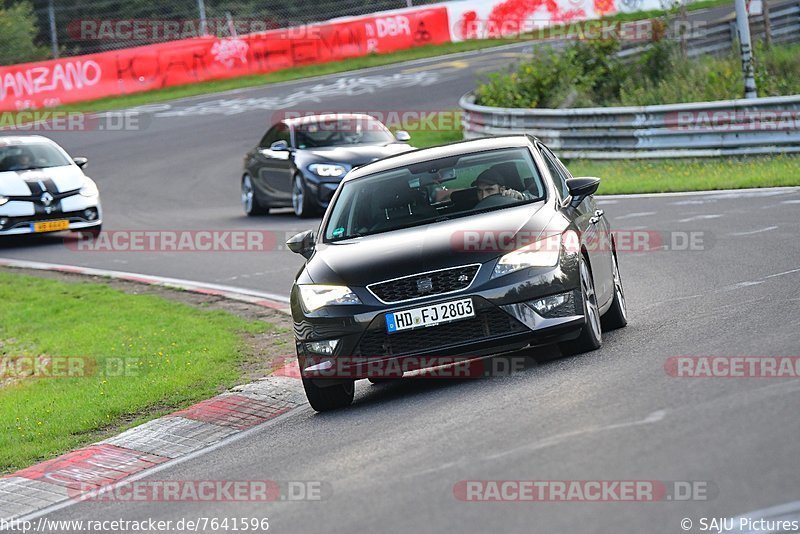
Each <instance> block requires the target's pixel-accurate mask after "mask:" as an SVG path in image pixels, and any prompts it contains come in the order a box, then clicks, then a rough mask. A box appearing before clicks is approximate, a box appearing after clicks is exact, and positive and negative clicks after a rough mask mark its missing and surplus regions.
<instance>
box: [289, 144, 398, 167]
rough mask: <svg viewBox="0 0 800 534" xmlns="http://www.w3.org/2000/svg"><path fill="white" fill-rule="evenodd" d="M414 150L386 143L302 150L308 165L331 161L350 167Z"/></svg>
mask: <svg viewBox="0 0 800 534" xmlns="http://www.w3.org/2000/svg"><path fill="white" fill-rule="evenodd" d="M413 149H414V148H413V147H412V146H410V145H407V144H406V143H388V144H383V145H352V146H332V147H323V148H313V149H304V150H303V152H304V153H305V156H306V158H307V159H308V163H313V162H314V161H320V162H321V161H332V162H336V163H347V164H349V165H352V166H359V165H365V164H367V163H371V162H373V161H375V160H378V159H381V158H385V157H387V156H392V155H394V154H399V153H401V152H408V151H409V150H413Z"/></svg>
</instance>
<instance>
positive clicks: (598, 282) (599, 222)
mask: <svg viewBox="0 0 800 534" xmlns="http://www.w3.org/2000/svg"><path fill="white" fill-rule="evenodd" d="M539 148H540V151H541V153H542V156H543V157H544V160H545V163H546V164H547V169H548V171H549V172H550V175H551V176H552V177H553V181H554V182H555V184H556V187H557V188H558V189H559V191H560V192H561V194H562V198H567V197H568V196H569V188H568V187H567V179H569V178H572V175H571V174H570V173H569V171H568V170H567V168H566V167H565V166H564V164H563V163H561V161H560V160H559V159H558V158H557V157H556V156H555V154H553V153H552V152H551V151H550V149H549V148H547V147H546V146H544V145H541V144H540V145H539ZM566 209H567V210H571V211H572V214H571V217H570V218H572V219H574V220H575V224H576V226H577V227H578V229H579V230H580V231H581V241H582V242H583V243H585V244H586V249H587V252H588V254H589V262H590V264H591V266H592V279H593V280H594V285H595V291H596V292H597V303H598V305H600V306H603V305H605V304H607V303H608V302H609V300H610V299H611V298H612V297H613V296H614V292H613V291H614V284H613V280H612V274H611V273H612V263H611V246H610V238H611V235H610V233H609V226H608V221H607V220H606V218H605V216H604V215H603V213H602V210H600V209H598V207H597V203H596V202H595V200H594V197H593V196H588V197H586V198H585V199H583V201H582V202H581V203H580V204H579V205H578V206H577V207H575V208H572V207H569V206H568V207H567V208H566Z"/></svg>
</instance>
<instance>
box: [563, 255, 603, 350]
mask: <svg viewBox="0 0 800 534" xmlns="http://www.w3.org/2000/svg"><path fill="white" fill-rule="evenodd" d="M580 273H581V301H582V303H583V314H584V317H586V324H584V325H583V328H581V333H580V335H579V336H578V338H577V339H573V340H571V341H565V342H563V343H561V345H560V346H561V352H563V353H564V354H580V353H581V352H589V351H592V350H595V349H598V348H600V344H601V343H602V335H603V334H602V330H601V328H600V309H599V307H598V306H597V293H596V292H595V290H594V281H593V280H592V273H591V271H590V270H589V262H588V260H587V259H586V258H585V257H584V258H581V263H580Z"/></svg>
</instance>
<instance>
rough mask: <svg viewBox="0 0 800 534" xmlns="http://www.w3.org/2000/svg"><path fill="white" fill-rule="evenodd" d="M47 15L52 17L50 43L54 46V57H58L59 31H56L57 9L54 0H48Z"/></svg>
mask: <svg viewBox="0 0 800 534" xmlns="http://www.w3.org/2000/svg"><path fill="white" fill-rule="evenodd" d="M47 16H48V18H49V19H50V45H51V46H52V47H53V59H58V32H57V31H56V10H55V8H54V7H53V0H49V1H48V2H47Z"/></svg>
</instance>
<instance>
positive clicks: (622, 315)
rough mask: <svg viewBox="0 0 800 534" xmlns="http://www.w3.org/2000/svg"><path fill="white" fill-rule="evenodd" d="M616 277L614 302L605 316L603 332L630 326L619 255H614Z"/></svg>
mask: <svg viewBox="0 0 800 534" xmlns="http://www.w3.org/2000/svg"><path fill="white" fill-rule="evenodd" d="M612 260H613V263H614V264H613V270H614V271H613V275H614V301H613V302H612V303H611V307H610V308H609V309H608V311H607V312H606V313H604V314H603V321H602V325H603V330H614V329H616V328H622V327H624V326H625V325H627V324H628V305H627V304H626V303H625V290H624V289H622V277H621V276H620V274H619V264H618V263H617V254H616V253H613V254H612Z"/></svg>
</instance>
